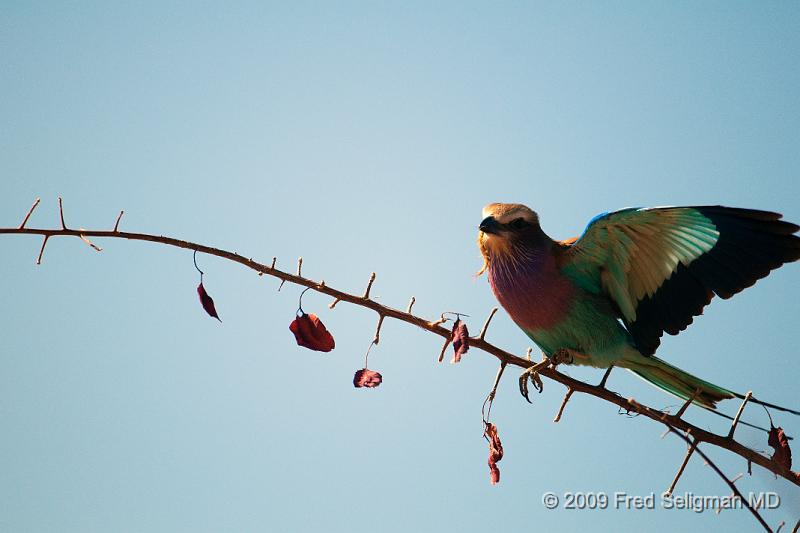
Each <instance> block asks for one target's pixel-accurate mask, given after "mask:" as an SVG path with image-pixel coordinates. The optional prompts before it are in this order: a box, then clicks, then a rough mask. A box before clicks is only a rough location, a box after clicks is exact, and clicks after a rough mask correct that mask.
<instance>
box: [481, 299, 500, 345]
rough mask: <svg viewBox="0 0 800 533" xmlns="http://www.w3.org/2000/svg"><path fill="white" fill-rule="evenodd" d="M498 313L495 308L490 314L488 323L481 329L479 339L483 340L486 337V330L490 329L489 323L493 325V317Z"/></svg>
mask: <svg viewBox="0 0 800 533" xmlns="http://www.w3.org/2000/svg"><path fill="white" fill-rule="evenodd" d="M496 312H497V308H496V307H493V308H492V312H491V313H489V317H488V318H487V319H486V322H484V323H483V327H482V328H481V332H480V334H479V335H478V338H479V339H481V340H483V338H484V337H486V330H487V329H489V323H491V321H492V317H494V314H495V313H496Z"/></svg>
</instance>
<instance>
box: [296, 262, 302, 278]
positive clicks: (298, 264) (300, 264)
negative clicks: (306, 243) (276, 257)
mask: <svg viewBox="0 0 800 533" xmlns="http://www.w3.org/2000/svg"><path fill="white" fill-rule="evenodd" d="M302 268H303V258H302V257H298V258H297V277H298V278H302V277H303V275H302V274H301V273H300V272H301V269H302Z"/></svg>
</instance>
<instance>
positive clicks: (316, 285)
mask: <svg viewBox="0 0 800 533" xmlns="http://www.w3.org/2000/svg"><path fill="white" fill-rule="evenodd" d="M38 204H39V201H38V199H37V201H36V202H35V203H34V204H33V206H32V207H31V209H30V210H29V211H28V213H27V215H26V216H25V219H24V220H23V222H22V224H21V225H20V226H19V227H17V228H0V234H12V235H13V234H16V235H40V236H42V237H43V242H42V248H41V250H40V252H39V256H38V259H37V261H36V262H37V264H40V263H41V259H42V254H43V253H44V248H45V245H46V244H47V241H48V239H49V238H50V237H62V236H69V237H78V238H80V239H82V240H84V241H86V240H87V238H88V237H97V238H116V239H128V240H136V241H149V242H155V243H159V244H164V245H167V246H174V247H177V248H184V249H187V250H193V251H195V252H201V253H205V254H208V255H213V256H216V257H220V258H223V259H227V260H229V261H233V262H235V263H239V264H241V265H244V266H245V267H247V268H250V269H252V270H254V271H256V272H258V274H259V275H264V274H266V275H268V276H272V277H275V278H277V279H279V280H281V286H282V285H283V284H284V283H286V282H289V283H292V284H295V285H299V286H301V287H306V288H307V289H311V290H314V291H316V292H319V293H322V294H325V295H328V296H331V297H332V298H334V300H333V302H332V303H331V304H330V305H329V307H330V308H331V309H333V307H334V306H335V305H336V304H337V303H339V302H347V303H350V304H353V305H357V306H359V307H364V308H366V309H370V310H372V311H375V312H376V313H377V314H378V315H379V322H378V327H377V331H376V334H375V339H374V341H373V344H377V342H378V341H379V338H380V337H379V334H380V326H381V325H382V323H383V320H384V319H385V318H393V319H395V320H400V321H402V322H406V323H408V324H412V325H414V326H416V327H418V328H421V329H424V330H426V331H429V332H431V333H434V334H436V335H439V336H440V337H443V338H444V339H445V345H444V347H443V351H444V349H446V347H447V345H448V344H449V342H450V335H451V332H450V330H448V329H447V328H445V327H444V326H443V325H442V324H443V323H444V322H445V319H444V316H442V318H441V319H439V320H433V321H432V320H427V319H425V318H423V317H420V316H416V315H413V314H412V313H411V308H412V306H413V304H414V302H415V299H414V298H413V297H412V299H411V301H410V303H409V305H408V308H407V311H401V310H398V309H395V308H392V307H389V306H386V305H383V304H380V303H378V302H376V301H374V300H372V299H370V298H369V293H370V289H371V288H372V283H373V282H374V280H375V274H374V273H373V274H372V275H371V276H370V280H369V283H368V285H367V289H366V290H365V292H364V294H363V295H356V294H351V293H348V292H345V291H341V290H338V289H335V288H333V287H330V286H327V285H325V282H324V281H321V282H317V281H314V280H311V279H308V278H304V277H302V275H301V266H302V259H299V260H298V264H297V274H291V273H289V272H285V271H282V270H279V269H278V268H276V266H275V264H276V260H275V258H272V262H271V264H269V265H267V264H262V263H259V262H257V261H254V260H253V259H251V258H246V257H244V256H241V255H239V254H237V253H234V252H230V251H227V250H223V249H220V248H214V247H211V246H206V245H203V244H199V243H195V242H190V241H184V240H180V239H175V238H173V237H166V236H163V235H151V234H147V233H134V232H124V231H119V221H120V219H121V217H122V212H120V215H119V216H118V217H117V220H116V223H115V224H114V229H113V230H110V231H106V230H83V229H80V230H73V229H68V228H67V227H66V224H65V222H64V211H63V204H62V201H61V198H59V215H60V219H61V220H60V221H61V226H62V227H61V229H37V228H27V227H25V225H26V223H27V222H28V219H29V218H30V216H31V214H32V213H33V211H34V209H35V208H36V206H37V205H38ZM493 316H494V310H493V311H492V313H491V314H490V315H489V318H488V319H487V320H486V324H485V325H484V327H483V328H482V330H481V332H480V334H479V335H478V336H476V337H471V338H470V340H469V343H470V347H472V348H477V349H479V350H481V351H483V352H486V353H488V354H490V355H492V356H494V357H496V358H497V359H498V360H499V361H500V362H501V371H499V372H498V378H499V375H500V374H502V369H504V368H505V366H506V365H514V366H517V367H520V368H523V369H529V368H530V367H531V366H532V363H531V359H530V349H529V350H528V354H527V357H519V356H517V355H514V354H512V353H510V352H508V351H506V350H503V349H501V348H499V347H497V346H495V345H493V344H491V343H489V342H487V341H486V340H485V339H484V337H485V335H486V329H487V328H488V325H489V322H490V321H491V319H492V317H493ZM609 370H610V369H609ZM538 372H539V374H540V375H542V376H544V377H547V378H549V379H551V380H553V381H556V382H558V383H561V384H562V385H564V386H566V387H567V394H566V396H565V398H564V401H563V403H562V405H561V408H560V409H559V413H558V415H557V416H556V421H557V420H559V419H560V416H561V414H562V412H563V408H564V406H565V405H566V403H567V401H568V400H569V398H570V397H571V396H572V395H573V394H574V393H583V394H587V395H590V396H594V397H596V398H599V399H601V400H605V401H607V402H609V403H611V404H613V405H616V406H617V407H618V408H619V409H620V410H624V411H626V412H628V413H635V414H637V415H641V416H644V417H646V418H649V419H651V420H654V421H656V422H659V423H662V424H666V425H667V427H668V428H669V431H672V432H674V433H676V434H678V435H679V436H680V437H681V438H684V440H686V441H687V443H689V444H690V453H687V456H686V458H685V460H684V465H683V467H685V462H687V461H688V458H689V456H690V455H691V452H693V451H696V452H697V453H698V454H700V455H701V456H703V458H704V459H705V460H706V461H707V462H708V463H709V465H711V466H712V468H714V470H715V471H717V473H718V474H720V475H721V476H722V477H723V479H725V481H726V482H727V483H728V484H729V485H731V487H732V488H733V490H734V492H736V493H738V491H737V489H736V487H735V486H734V485H733V483H732V482H731V480H730V479H729V478H727V477H726V476H725V475H724V474H723V473H722V472H721V471H720V470H719V469H718V468H717V467H716V465H714V464H713V463H711V462H710V461H709V460H708V458H707V456H706V455H705V454H703V453H702V451H700V450H699V449H697V446H698V445H699V444H701V443H707V444H711V445H714V446H717V447H719V448H723V449H725V450H727V451H729V452H731V453H734V454H736V455H738V456H740V457H742V458H743V459H745V460H746V461H747V462H748V465H750V464H751V463H755V464H757V465H759V466H761V467H763V468H765V469H767V470H769V471H770V472H772V473H773V474H775V475H776V476H780V477H782V478H784V479H786V480H788V481H790V482H791V483H793V484H795V485H796V486H798V487H800V473H796V472H792V471H791V470H789V469H787V468H784V467H783V466H782V465H780V464H779V463H777V462H776V461H773V460H772V459H771V458H770V457H767V456H765V455H763V454H761V453H759V452H757V451H755V450H753V449H750V448H748V447H747V446H744V445H743V444H741V443H739V442H737V441H735V440H734V439H733V431H734V430H735V428H736V422H738V419H739V417H740V416H741V411H742V410H743V409H744V405H745V404H746V403H747V400H749V399H750V398H751V397H752V394H751V393H748V395H747V397H746V398H745V401H744V403H743V404H742V406H741V407H740V410H739V413H737V416H736V419H735V420H734V423H733V424H732V426H731V428H730V431H729V434H728V435H724V436H723V435H719V434H716V433H713V432H711V431H707V430H704V429H702V428H700V427H698V426H695V425H694V424H691V423H689V422H687V421H685V420H683V418H681V417H682V415H683V413H684V411H685V410H686V408H687V407H688V406H689V404H690V403H691V401H688V402H686V404H685V405H684V406H683V407H682V408H681V409H680V410H679V411H678V413H676V414H675V415H671V414H669V413H665V412H664V411H662V410H659V409H654V408H652V407H648V406H646V405H642V404H640V403H638V402H637V401H636V400H634V399H633V398H624V397H622V396H620V395H619V394H617V393H616V392H613V391H611V390H608V389H606V388H605V381H606V378H607V377H608V372H607V373H606V375H605V376H604V378H603V380H602V381H601V383H600V384H599V385H592V384H589V383H585V382H583V381H579V380H577V379H574V378H572V377H570V376H567V375H565V374H562V373H561V372H558V371H557V370H556V369H555V368H553V367H552V366H543V367H542V368H540V369H539V370H538ZM687 434H688V435H691V436H692V440H689V439H688V437H686V436H685V435H687ZM683 467H682V468H681V470H682V469H683ZM679 477H680V473H679V474H678V475H677V476H676V478H675V480H674V482H673V486H674V484H675V483H676V482H677V479H678V478H679ZM748 507H749V506H748ZM751 511H753V510H752V508H751ZM754 514H756V517H757V518H758V519H759V521H760V522H761V523H762V525H764V526H765V527H767V529H769V528H768V526H766V524H765V523H764V522H763V519H761V517H760V516H758V514H757V513H755V512H754Z"/></svg>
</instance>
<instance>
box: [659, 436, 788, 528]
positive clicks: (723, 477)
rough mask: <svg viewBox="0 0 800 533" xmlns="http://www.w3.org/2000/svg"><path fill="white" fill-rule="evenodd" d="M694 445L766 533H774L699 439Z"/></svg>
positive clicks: (685, 438) (684, 437)
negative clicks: (704, 451)
mask: <svg viewBox="0 0 800 533" xmlns="http://www.w3.org/2000/svg"><path fill="white" fill-rule="evenodd" d="M671 429H672V432H673V433H675V434H676V435H678V436H679V437H680V438H682V439H683V440H685V441H686V442H687V443H690V442H691V441H690V440H689V437H687V436H686V435H684V434H682V433H681V432H679V431H676V430H675V428H671ZM694 443H695V444H694V448H695V451H697V454H698V455H699V456H700V457H702V458H703V460H704V461H705V462H706V464H707V465H708V466H710V467H711V468H712V469H713V470H714V472H716V473H717V475H718V476H719V477H721V478H722V479H723V481H725V483H727V484H728V486H729V487H730V488H731V490H732V491H733V493H734V494H735V495H736V496H738V497H739V499H740V500H741V501H742V503H744V505H745V506H746V507H747V509H749V510H750V512H751V513H752V514H753V516H754V517H755V518H756V520H758V522H759V523H760V524H761V526H762V527H763V528H764V529H765V530H766V531H769V532H770V533H772V528H770V527H769V525H768V524H767V523H766V522H765V521H764V519H763V518H762V517H761V515H760V514H759V512H758V511H757V510H755V509H754V508H753V506H752V505H750V501H749V500H748V499H747V498H745V497H744V496H743V495H742V493H741V492H739V489H738V488H737V487H736V484H735V483H734V482H733V481H731V480H730V479H729V478H728V476H726V475H725V473H724V472H723V471H722V470H720V469H719V467H718V466H717V465H716V464H715V463H714V461H712V460H711V459H710V458H709V457H708V456H707V455H706V454H705V453H703V450H701V449H700V448H698V447H697V439H696V438H695V440H694Z"/></svg>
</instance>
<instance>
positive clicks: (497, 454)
mask: <svg viewBox="0 0 800 533" xmlns="http://www.w3.org/2000/svg"><path fill="white" fill-rule="evenodd" d="M485 424H486V428H485V429H484V433H483V434H484V436H485V437H486V438H487V439H488V440H489V461H488V463H489V481H491V482H492V485H497V484H498V483H499V482H500V469H499V468H497V463H498V462H499V461H500V460H501V459H502V458H503V444H502V443H501V442H500V437H499V436H498V435H497V426H495V425H494V424H491V423H489V422H486V423H485Z"/></svg>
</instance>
